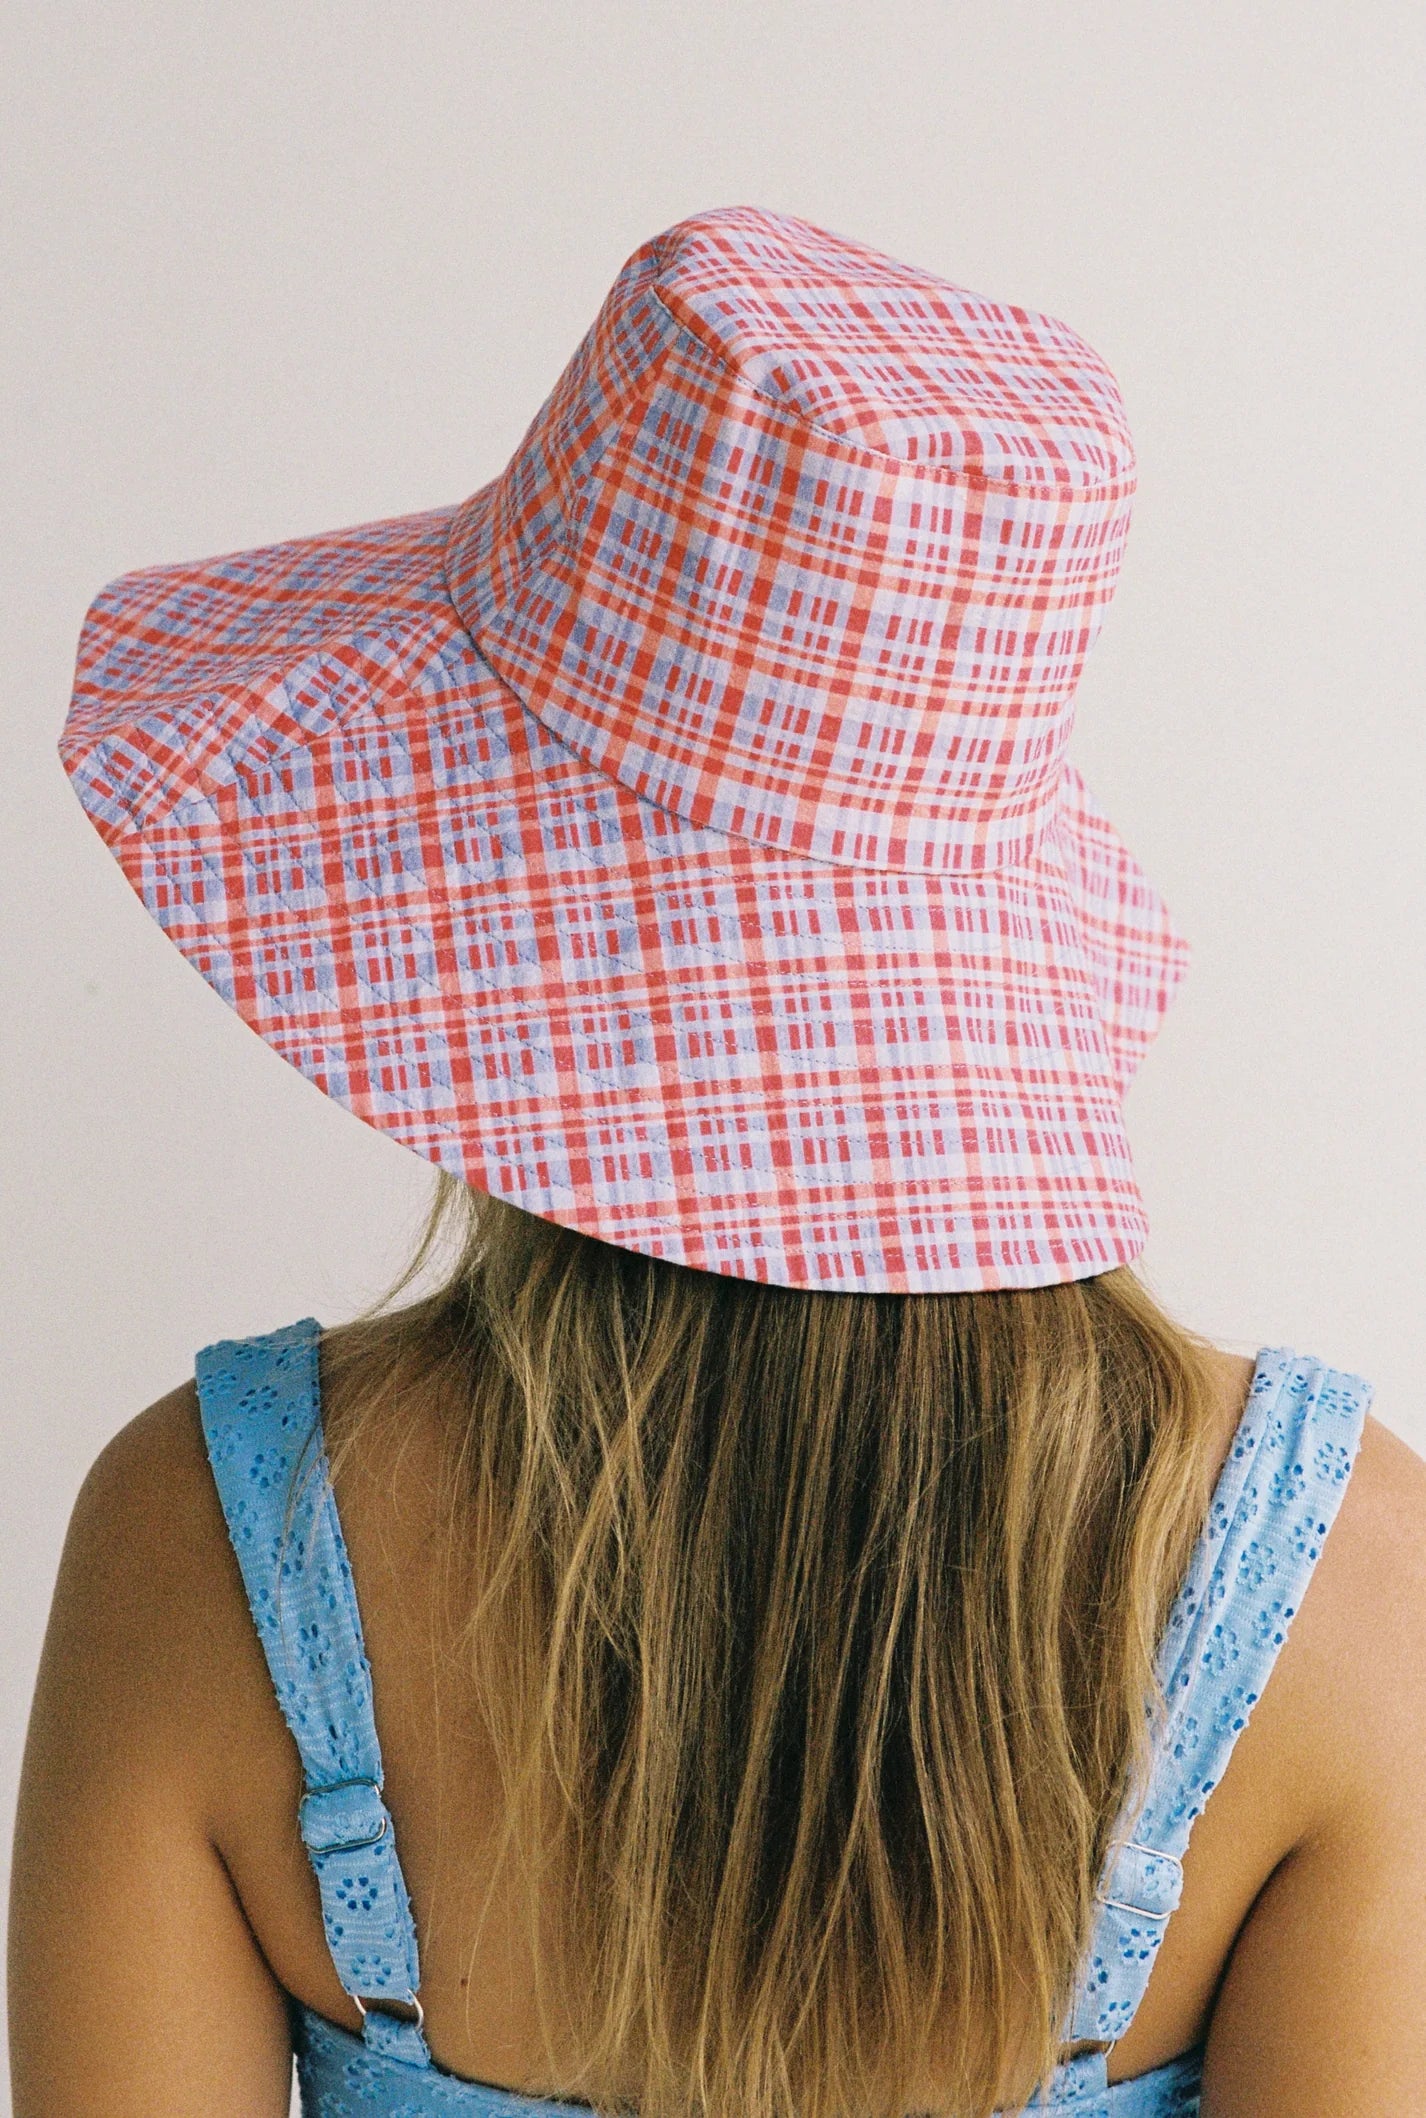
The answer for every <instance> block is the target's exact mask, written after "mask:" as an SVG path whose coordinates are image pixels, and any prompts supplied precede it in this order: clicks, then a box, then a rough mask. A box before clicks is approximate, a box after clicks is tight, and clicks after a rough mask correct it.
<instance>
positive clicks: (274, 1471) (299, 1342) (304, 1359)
mask: <svg viewBox="0 0 1426 2118" xmlns="http://www.w3.org/2000/svg"><path fill="white" fill-rule="evenodd" d="M320 1339H321V1326H320V1324H318V1323H317V1321H316V1319H315V1318H313V1317H304V1318H303V1319H302V1321H301V1322H300V1323H296V1324H290V1325H288V1326H287V1327H286V1328H285V1329H283V1330H281V1331H273V1332H269V1333H267V1334H266V1335H264V1336H262V1337H258V1338H248V1339H234V1340H224V1341H220V1342H219V1343H218V1344H216V1345H212V1346H207V1347H205V1348H204V1349H203V1351H202V1352H201V1353H200V1354H199V1355H198V1358H197V1361H196V1364H195V1374H196V1380H197V1384H198V1397H199V1405H200V1408H201V1412H202V1419H203V1433H204V1439H205V1441H206V1443H207V1447H208V1457H209V1461H210V1463H211V1464H212V1467H213V1477H214V1480H215V1482H216V1484H217V1488H218V1495H219V1498H220V1500H221V1501H222V1505H223V1514H224V1517H225V1518H226V1521H227V1525H228V1534H229V1537H230V1538H231V1540H232V1546H233V1550H234V1552H235V1553H236V1555H237V1560H238V1565H239V1567H240V1569H241V1571H242V1577H243V1585H244V1588H245V1589H246V1591H247V1597H248V1603H249V1605H250V1607H251V1609H252V1614H253V1622H254V1624H255V1625H256V1627H257V1631H258V1637H259V1639H260V1640H261V1641H262V1646H263V1652H264V1653H265V1655H266V1657H267V1665H268V1668H269V1670H270V1671H271V1673H272V1681H273V1686H274V1688H275V1690H276V1692H277V1698H278V1703H279V1705H280V1706H281V1708H282V1712H283V1715H284V1717H285V1718H286V1721H287V1725H288V1727H289V1728H290V1729H291V1731H292V1734H293V1737H294V1738H295V1740H296V1743H297V1748H298V1751H299V1753H300V1755H301V1759H302V1776H303V1783H304V1786H305V1790H306V1791H305V1793H304V1794H303V1797H302V1802H301V1807H300V1810H299V1813H298V1822H299V1827H300V1830H301V1833H302V1843H303V1844H304V1846H305V1847H306V1848H307V1852H308V1856H309V1858H310V1860H311V1862H312V1867H313V1870H314V1872H315V1874H316V1877H317V1884H318V1888H319V1889H320V1891H321V1898H322V1919H323V1923H324V1925H325V1927H326V1933H327V1944H328V1947H329V1948H330V1950H331V1952H332V1961H333V1963H334V1964H335V1966H336V1970H337V1976H338V1977H339V1978H340V1980H341V1982H342V1985H343V1986H344V1988H345V1989H346V1991H347V1992H348V1993H350V1994H351V1995H352V1997H353V1999H355V2000H356V2001H357V2002H358V2005H360V2006H361V2007H362V2012H363V2025H362V2029H363V2036H364V2037H365V2040H366V2042H367V2044H368V2045H369V2046H371V2047H373V2048H374V2049H376V2050H378V2051H382V2052H385V2053H387V2054H389V2055H390V2056H391V2057H394V2058H398V2059H404V2060H407V2061H409V2062H412V2063H414V2064H417V2065H426V2066H428V2065H429V2064H430V2052H429V2050H428V2048H427V2045H426V2041H425V2037H424V2035H423V2034H422V2031H421V2028H420V2025H419V2002H417V2001H416V1992H417V1988H418V1986H419V1983H420V1965H419V1960H418V1956H417V1949H416V1928H415V1923H414V1921H413V1919H412V1916H411V1904H410V1899H409V1897H408V1895H407V1890H406V1882H405V1878H404V1877H403V1875H402V1873H401V1864H400V1862H399V1860H398V1859H397V1855H396V1837H395V1831H394V1828H393V1825H392V1820H391V1813H390V1811H389V1810H388V1809H387V1807H386V1803H385V1801H384V1800H383V1797H382V1784H383V1782H382V1764H381V1749H380V1745H379V1744H378V1742H377V1735H376V1720H375V1716H374V1713H373V1710H372V1687H371V1666H370V1664H369V1663H368V1661H367V1657H366V1648H365V1645H364V1643H363V1639H362V1629H361V1616H360V1613H359V1611H358V1609H357V1601H356V1591H355V1587H354V1585H353V1582H352V1570H351V1562H350V1560H349V1558H348V1556H347V1548H346V1540H345V1538H344V1537H343V1535H342V1528H341V1523H340V1522H339V1520H338V1518H337V1509H336V1501H335V1499H334V1497H333V1493H332V1482H331V1476H330V1472H329V1469H328V1464H327V1455H326V1448H325V1445H324V1442H323V1436H322V1414H321V1389H320V1378H319V1369H318V1346H319V1341H320ZM392 2000H394V2001H410V2002H411V2003H413V2004H414V2005H415V2006H416V2007H417V2010H418V2020H417V2021H416V2022H408V2021H406V2020H405V2019H403V2018H402V2017H400V2016H396V2015H393V2014H390V2013H388V2012H386V2011H385V2010H384V2009H382V2008H381V2007H380V2006H379V2005H378V2006H376V2007H368V2006H367V2005H366V2003H367V2002H371V2001H375V2002H377V2003H381V2002H383V2001H392Z"/></svg>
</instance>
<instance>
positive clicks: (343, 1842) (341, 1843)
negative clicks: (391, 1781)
mask: <svg viewBox="0 0 1426 2118" xmlns="http://www.w3.org/2000/svg"><path fill="white" fill-rule="evenodd" d="M383 1785H384V1782H383V1781H381V1780H333V1781H332V1783H331V1785H330V1786H327V1787H309V1788H308V1790H307V1792H306V1793H305V1794H304V1795H303V1797H302V1800H301V1801H300V1802H299V1803H298V1805H297V1817H298V1829H299V1830H301V1827H302V1818H303V1815H304V1812H305V1813H307V1814H310V1811H308V1808H307V1805H308V1803H309V1802H319V1801H321V1800H322V1798H323V1797H324V1796H325V1795H331V1794H344V1793H345V1792H346V1790H347V1789H348V1788H349V1787H366V1788H369V1789H370V1791H371V1792H372V1793H373V1794H374V1795H375V1796H376V1799H377V1801H378V1803H381V1817H380V1821H379V1822H378V1824H377V1827H376V1829H375V1830H374V1831H366V1832H363V1833H362V1834H361V1835H360V1836H359V1837H357V1838H351V1839H334V1840H333V1841H332V1842H331V1844H330V1845H326V1844H324V1845H317V1846H314V1845H313V1844H312V1843H311V1841H310V1840H309V1839H308V1837H307V1834H306V1832H305V1831H303V1832H302V1843H303V1844H304V1845H305V1846H306V1847H307V1850H308V1852H309V1853H313V1854H320V1855H323V1856H325V1855H327V1854H332V1853H360V1852H361V1850H362V1848H363V1847H365V1846H376V1845H379V1844H380V1843H381V1841H382V1839H384V1838H385V1837H386V1834H387V1832H388V1831H389V1830H390V1828H391V1817H390V1815H389V1813H388V1811H387V1809H386V1805H385V1803H384V1802H382V1788H383Z"/></svg>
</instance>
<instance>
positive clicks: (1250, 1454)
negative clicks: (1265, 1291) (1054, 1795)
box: [1066, 1346, 1373, 2043]
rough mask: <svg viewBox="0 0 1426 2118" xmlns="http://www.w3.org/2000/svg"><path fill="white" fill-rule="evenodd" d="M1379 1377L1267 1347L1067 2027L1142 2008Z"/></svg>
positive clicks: (1208, 1530)
mask: <svg viewBox="0 0 1426 2118" xmlns="http://www.w3.org/2000/svg"><path fill="white" fill-rule="evenodd" d="M1372 1395H1373V1385H1372V1384H1371V1383H1369V1382H1367V1381H1366V1380H1365V1378H1364V1377H1362V1376H1360V1375H1353V1374H1349V1373H1347V1372H1345V1371H1344V1370H1342V1369H1338V1368H1329V1367H1326V1366H1325V1365H1324V1364H1323V1363H1322V1362H1321V1361H1316V1360H1312V1359H1310V1358H1304V1357H1303V1356H1302V1355H1300V1354H1297V1353H1294V1352H1293V1351H1292V1350H1291V1349H1290V1348H1289V1347H1285V1346H1267V1347H1264V1348H1263V1350H1262V1351H1261V1352H1260V1353H1259V1355H1258V1361H1257V1368H1256V1371H1255V1373H1254V1376H1253V1382H1252V1387H1251V1389H1250V1391H1249V1395H1248V1402H1247V1405H1246V1407H1245V1409H1244V1412H1243V1417H1242V1420H1241V1421H1240V1423H1239V1427H1238V1432H1237V1435H1236V1436H1235V1438H1234V1442H1233V1446H1232V1448H1231V1449H1230V1451H1229V1453H1228V1457H1227V1460H1226V1462H1225V1463H1224V1465H1223V1469H1222V1472H1221V1473H1220V1475H1219V1479H1218V1483H1217V1486H1216V1487H1215V1489H1214V1493H1213V1499H1212V1502H1211V1504H1210V1507H1209V1512H1208V1519H1207V1521H1206V1522H1205V1524H1204V1526H1203V1530H1202V1532H1201V1534H1200V1536H1199V1538H1198V1542H1197V1544H1196V1546H1195V1548H1194V1552H1193V1556H1192V1559H1191V1560H1190V1563H1189V1567H1188V1571H1187V1573H1186V1575H1185V1577H1184V1581H1183V1585H1182V1587H1181V1589H1180V1590H1179V1593H1178V1596H1177V1597H1176V1599H1175V1601H1174V1605H1173V1608H1172V1611H1171V1612H1170V1615H1169V1619H1168V1623H1167V1625H1166V1627H1165V1630H1164V1637H1163V1640H1162V1642H1161V1646H1160V1652H1159V1659H1158V1674H1159V1681H1160V1684H1161V1685H1162V1688H1163V1693H1164V1699H1165V1701H1166V1705H1167V1716H1166V1720H1165V1722H1164V1724H1163V1726H1162V1727H1161V1729H1160V1731H1159V1733H1158V1737H1157V1740H1156V1743H1155V1748H1154V1755H1153V1764H1152V1768H1151V1772H1150V1775H1149V1781H1148V1787H1147V1791H1146V1792H1145V1793H1143V1795H1142V1798H1141V1799H1140V1800H1139V1801H1138V1802H1137V1803H1136V1804H1135V1805H1133V1806H1131V1807H1127V1808H1126V1812H1125V1815H1124V1817H1123V1818H1122V1819H1121V1821H1120V1823H1119V1825H1118V1826H1117V1827H1116V1832H1115V1836H1114V1839H1113V1840H1112V1841H1111V1844H1110V1853H1109V1859H1108V1861H1107V1863H1106V1866H1105V1871H1104V1875H1103V1877H1102V1879H1101V1882H1100V1888H1099V1898H1100V1904H1101V1911H1100V1917H1099V1921H1098V1925H1097V1928H1096V1932H1095V1936H1094V1940H1093V1944H1092V1946H1091V1949H1090V1952H1089V1957H1088V1961H1087V1965H1086V1969H1085V1973H1084V1976H1083V1978H1082V1981H1081V1985H1080V1989H1079V1995H1078V2000H1077V2003H1076V2007H1075V2011H1074V2014H1073V2017H1072V2021H1071V2024H1070V2027H1069V2029H1068V2031H1067V2033H1066V2034H1067V2037H1072V2038H1092V2039H1095V2040H1108V2041H1109V2042H1111V2043H1112V2042H1114V2041H1116V2040H1117V2039H1118V2038H1120V2037H1122V2036H1123V2034H1124V2032H1125V2030H1126V2029H1127V2028H1128V2027H1129V2024H1130V2022H1131V2021H1132V2020H1133V2017H1134V2012H1135V2010H1136V2009H1137V2007H1138V2005H1139V2002H1140V2000H1141V1999H1142V1997H1143V1993H1144V1989H1145V1987H1146V1986H1147V1985H1148V1982H1149V1973H1150V1972H1151V1971H1152V1969H1153V1963H1154V1957H1155V1955H1156V1954H1157V1951H1158V1947H1159V1943H1160V1942H1161V1941H1162V1939H1163V1934H1164V1929H1165V1927H1166V1925H1167V1923H1168V1919H1169V1915H1170V1913H1171V1912H1172V1911H1173V1910H1174V1908H1175V1906H1176V1905H1177V1904H1178V1901H1179V1895H1180V1892H1181V1890H1182V1887H1183V1866H1182V1863H1183V1855H1184V1852H1185V1850H1186V1848H1187V1846H1188V1838H1189V1833H1190V1831H1191V1830H1192V1828H1193V1824H1194V1822H1195V1820H1196V1819H1197V1818H1198V1817H1199V1816H1200V1815H1201V1814H1202V1812H1203V1808H1204V1805H1205V1804H1206V1802H1207V1800H1208V1797H1209V1795H1210V1794H1211V1793H1212V1792H1213V1789H1214V1788H1215V1787H1216V1786H1217V1785H1218V1782H1219V1781H1220V1780H1221V1778H1222V1777H1223V1773H1224V1771H1225V1769H1226V1767H1227V1763H1228V1759H1229V1757H1230V1756H1231V1754H1232V1750H1233V1746H1234V1744H1235V1743H1236V1742H1237V1740H1238V1737H1239V1736H1240V1735H1241V1734H1242V1732H1243V1729H1244V1728H1245V1727H1246V1726H1247V1723H1248V1717H1249V1715H1250V1714H1251V1712H1252V1710H1253V1708H1254V1706H1255V1705H1256V1704H1257V1702H1258V1700H1259V1698H1260V1697H1261V1696H1262V1691H1263V1687H1264V1685H1265V1684H1266V1683H1267V1680H1268V1677H1269V1676H1270V1675H1271V1673H1272V1668H1273V1664H1274V1663H1275V1662H1276V1660H1277V1657H1278V1655H1279V1653H1280V1652H1281V1650H1282V1647H1283V1643H1284V1642H1285V1640H1286V1639H1287V1634H1288V1628H1289V1627H1290V1625H1291V1623H1292V1620H1293V1618H1294V1616H1295V1615H1296V1613H1297V1610H1298V1607H1299V1605H1300V1603H1301V1601H1302V1596H1303V1592H1304V1590H1305V1589H1306V1587H1307V1583H1308V1581H1309V1580H1310V1579H1311V1576H1312V1571H1313V1568H1314V1567H1315V1566H1316V1564H1317V1561H1318V1559H1319V1558H1320V1556H1321V1553H1322V1546H1323V1542H1324V1540H1325V1538H1326V1536H1327V1532H1328V1531H1329V1529H1330V1528H1331V1526H1332V1522H1333V1519H1334V1517H1335V1516H1336V1513H1337V1509H1338V1507H1339V1506H1340V1504H1341V1499H1342V1494H1343V1492H1344V1491H1345V1489H1346V1484H1347V1480H1348V1478H1349V1477H1350V1475H1351V1471H1352V1466H1353V1464H1354V1463H1355V1461H1356V1455H1357V1450H1358V1447H1359V1446H1360V1443H1361V1438H1362V1429H1363V1425H1364V1423H1365V1420H1366V1415H1367V1408H1368V1406H1369V1405H1370V1403H1371V1400H1372Z"/></svg>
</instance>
